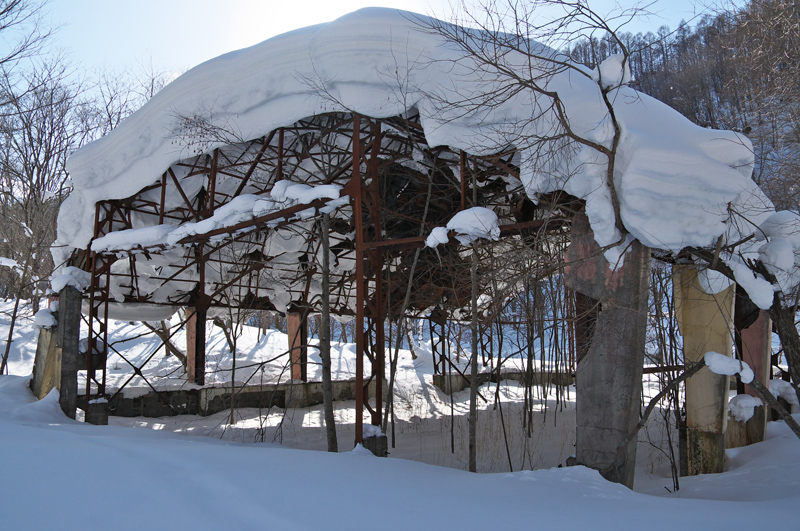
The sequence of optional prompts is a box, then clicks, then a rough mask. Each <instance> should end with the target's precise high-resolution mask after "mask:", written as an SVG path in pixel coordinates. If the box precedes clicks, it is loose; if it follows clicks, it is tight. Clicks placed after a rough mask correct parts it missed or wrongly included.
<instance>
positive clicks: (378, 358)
mask: <svg viewBox="0 0 800 531" xmlns="http://www.w3.org/2000/svg"><path fill="white" fill-rule="evenodd" d="M381 136H382V133H381V125H380V121H377V120H376V121H374V122H373V123H372V142H371V146H370V147H371V150H370V151H371V152H370V157H369V160H368V161H367V177H368V179H369V180H370V183H369V185H368V186H367V193H368V195H369V208H368V211H369V212H368V214H369V219H370V224H371V225H372V226H373V234H374V240H373V242H379V241H381V239H382V237H383V235H382V232H383V229H382V224H381V182H380V178H379V176H378V160H379V159H378V157H379V155H380V150H381ZM368 254H369V259H370V262H371V264H370V266H371V269H372V276H373V277H374V279H375V292H374V295H373V298H372V301H373V303H372V304H371V306H372V308H371V312H370V313H371V315H370V316H368V317H369V318H370V319H371V321H372V325H373V326H372V327H373V332H372V334H371V336H372V337H373V338H374V343H373V347H372V352H371V354H372V355H371V356H370V361H371V362H372V371H371V373H372V374H371V377H370V379H372V378H374V379H375V409H374V410H372V411H371V413H372V424H373V425H375V426H380V425H381V421H382V415H381V413H382V411H383V403H382V401H383V378H384V371H385V365H386V341H385V337H384V327H383V325H384V318H385V312H386V309H385V308H384V289H383V282H384V276H383V251H382V250H381V249H380V248H373V249H371V250H370V252H369V253H368ZM368 383H369V382H368ZM368 383H367V385H368ZM366 391H367V390H366V389H365V392H366ZM365 403H366V404H367V405H369V402H368V401H366V400H365Z"/></svg>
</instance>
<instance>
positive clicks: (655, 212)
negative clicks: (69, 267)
mask: <svg viewBox="0 0 800 531" xmlns="http://www.w3.org/2000/svg"><path fill="white" fill-rule="evenodd" d="M429 23H430V19H427V18H426V17H423V16H420V15H415V14H412V13H408V12H403V11H398V10H394V9H383V8H368V9H362V10H359V11H356V12H354V13H351V14H348V15H345V16H343V17H341V18H339V19H337V20H335V21H333V22H330V23H328V24H321V25H317V26H311V27H307V28H303V29H299V30H296V31H292V32H289V33H286V34H283V35H280V36H277V37H274V38H271V39H269V40H267V41H264V42H262V43H261V44H258V45H255V46H253V47H250V48H246V49H243V50H239V51H235V52H231V53H228V54H226V55H222V56H220V57H218V58H216V59H212V60H210V61H208V62H206V63H203V64H201V65H199V66H197V67H195V68H193V69H192V70H190V71H188V72H186V73H185V74H183V75H182V76H180V77H179V78H178V79H176V80H175V81H173V82H172V83H171V84H169V85H168V86H167V87H165V88H164V89H163V90H162V91H161V92H159V93H158V94H157V95H156V96H155V97H153V98H152V99H151V100H150V101H149V102H148V103H147V104H146V105H145V106H144V107H142V108H141V109H140V110H139V111H138V112H136V113H135V114H133V115H132V116H131V117H129V118H128V119H127V120H125V121H124V122H123V123H122V124H120V126H119V127H118V128H117V129H115V130H114V131H112V132H111V133H109V134H108V135H107V136H105V137H103V138H101V139H99V140H97V141H95V142H93V143H91V144H89V145H87V146H86V147H84V148H82V149H80V150H79V151H77V152H76V153H74V154H73V155H72V157H70V159H69V160H68V170H69V173H70V175H71V177H72V181H73V185H74V190H73V193H72V194H71V195H70V197H69V198H68V199H67V201H66V202H65V203H64V206H63V208H62V210H61V213H60V215H59V220H58V241H59V243H61V244H66V245H67V246H68V247H72V248H85V247H86V245H87V244H88V243H89V241H90V239H91V237H92V231H93V222H94V203H95V202H97V201H99V200H103V199H113V198H125V197H128V196H131V195H132V194H134V193H136V192H137V191H139V190H141V189H142V188H143V187H145V186H147V185H150V184H152V183H154V182H156V181H157V180H158V179H159V178H160V176H161V175H162V173H163V172H164V171H165V170H166V169H167V168H169V167H170V165H171V164H173V163H175V162H176V161H178V160H180V159H185V158H186V157H187V156H190V155H193V154H195V153H194V152H193V151H197V150H200V151H203V152H206V153H208V152H210V151H211V150H212V149H214V148H215V147H218V146H221V145H223V144H225V141H224V140H220V139H213V138H211V139H206V140H207V141H205V142H202V141H201V142H200V143H198V141H197V140H198V139H193V140H192V142H188V143H187V139H186V137H185V135H186V131H185V130H182V129H181V123H182V119H183V122H185V119H186V118H187V117H195V116H198V117H203V119H205V120H207V121H208V123H209V124H211V125H212V126H214V127H216V128H218V129H219V130H220V131H227V132H229V133H230V135H231V137H233V138H239V139H242V140H247V139H254V138H258V137H261V136H263V135H265V134H267V133H268V132H270V131H272V130H274V129H276V128H278V127H282V126H287V125H290V124H292V123H294V122H296V121H298V120H300V119H302V118H304V117H308V116H312V115H316V114H320V113H324V112H331V111H355V112H358V113H361V114H363V115H367V116H370V117H373V118H384V117H390V116H397V115H403V114H404V113H405V112H407V111H408V110H409V109H414V110H416V111H418V112H419V114H420V121H421V124H422V127H423V129H424V133H425V137H426V139H427V142H428V144H429V145H432V146H434V145H448V146H450V147H451V148H453V149H461V150H465V151H467V152H470V153H476V154H480V153H491V152H496V151H498V150H499V149H504V148H507V147H508V146H509V145H511V146H513V147H516V148H517V149H518V150H519V151H520V153H521V157H520V159H519V160H520V166H521V180H522V182H523V185H524V186H525V188H526V191H527V192H528V194H529V195H530V196H531V197H532V198H534V199H535V197H536V195H537V194H538V193H540V192H548V191H552V190H558V189H563V190H565V191H567V192H569V193H570V194H572V195H575V196H577V197H580V198H583V199H585V200H586V205H587V206H586V211H587V214H588V217H589V220H590V222H591V224H592V228H593V230H594V232H595V237H596V239H597V241H598V243H599V244H601V245H604V246H605V245H609V244H612V243H614V242H616V241H618V240H619V239H620V235H619V233H618V231H617V229H616V228H615V226H614V212H613V208H612V202H611V197H610V193H609V190H608V187H607V186H606V185H605V167H606V166H605V164H606V162H605V160H604V158H603V157H602V156H601V155H600V154H599V153H598V152H597V151H595V150H593V149H591V148H588V147H587V148H582V150H581V151H578V152H577V153H575V156H574V157H573V158H571V159H570V161H569V163H568V167H567V166H564V167H561V168H555V171H552V172H549V173H547V174H543V173H540V172H539V171H538V169H534V167H533V166H532V164H528V163H527V162H526V161H528V160H529V158H528V157H526V148H527V147H528V146H527V144H526V139H530V138H531V137H532V136H533V135H535V134H537V133H541V132H543V131H548V130H549V129H550V128H551V126H552V123H551V121H552V120H553V116H552V114H551V113H549V112H548V113H545V114H544V116H543V117H540V118H538V119H537V120H532V119H531V116H532V114H533V113H534V112H535V110H534V107H533V102H532V99H531V94H528V93H525V91H522V92H519V93H517V94H516V95H514V96H513V97H509V98H508V99H507V100H506V101H503V102H501V103H500V104H498V105H495V106H490V107H487V108H484V109H479V110H476V111H475V112H464V111H463V110H459V109H457V108H455V107H454V106H452V105H449V104H447V102H455V101H463V100H465V99H468V98H469V97H470V96H477V95H480V94H485V92H486V91H487V85H486V83H496V82H497V80H490V81H486V79H484V78H481V76H480V66H481V65H480V64H478V65H477V66H478V68H477V69H476V63H475V62H473V60H472V59H470V58H467V57H464V56H463V52H461V51H460V50H459V49H458V47H457V46H455V45H454V44H453V43H451V42H449V41H448V40H447V39H445V38H444V37H443V36H442V35H441V34H439V33H437V32H436V31H430V30H426V25H428V24H429ZM523 59H524V58H517V59H515V58H514V57H513V54H512V56H511V57H510V59H508V61H509V63H510V64H511V63H514V62H515V61H517V62H518V64H520V65H524V64H525V61H524V60H523ZM610 66H613V65H610ZM610 66H609V65H606V68H607V69H608V68H610ZM534 67H535V65H534ZM601 74H603V72H602V69H601ZM522 75H525V74H524V72H523V74H522ZM603 75H605V76H606V77H608V76H607V74H603ZM547 88H548V89H549V90H556V91H558V93H559V95H560V97H561V98H562V100H563V103H564V106H565V109H566V112H567V114H568V116H569V120H570V126H571V128H572V129H573V131H575V132H576V133H577V134H579V135H581V136H583V137H585V138H587V139H591V140H592V141H594V142H597V143H600V144H603V145H606V146H610V145H611V135H612V130H611V127H609V118H608V113H607V109H606V106H605V105H604V104H603V100H602V97H601V92H600V86H599V84H598V83H597V82H596V81H594V80H592V79H591V78H590V77H588V76H582V75H576V74H575V73H574V72H573V73H570V72H564V73H562V74H558V75H556V76H554V77H553V78H552V80H551V81H550V82H549V84H548V87H547ZM610 97H611V98H612V99H613V100H614V104H615V112H616V114H617V116H618V119H619V121H620V123H621V125H622V128H623V134H622V139H621V143H620V149H619V155H618V157H617V161H616V172H615V176H614V180H615V185H616V187H617V190H618V193H619V198H620V209H621V219H622V221H623V223H624V225H625V228H626V229H627V230H628V231H629V232H630V233H631V234H632V235H633V236H634V237H635V238H637V239H639V240H640V241H642V242H643V243H644V244H646V245H648V246H651V247H654V248H659V249H664V250H669V251H678V250H680V249H682V248H684V247H686V246H704V247H707V246H710V245H713V244H714V243H715V242H716V240H717V238H718V237H719V236H720V235H722V234H724V233H725V232H726V230H727V231H731V230H732V229H731V227H732V226H733V225H732V224H731V223H730V218H731V214H730V212H731V209H733V210H737V209H738V210H746V211H748V212H749V215H750V216H751V217H752V216H761V214H760V213H759V212H760V211H761V210H769V209H771V204H770V202H769V201H768V200H767V199H766V198H765V197H764V195H763V194H762V193H761V191H760V190H759V189H758V188H757V186H756V185H755V184H754V183H753V182H752V181H751V180H750V174H751V171H752V165H753V154H752V148H751V145H750V143H749V141H748V140H747V139H746V138H745V137H743V136H742V135H739V134H737V133H733V132H727V131H715V130H708V129H703V128H700V127H698V126H695V125H693V124H692V123H690V122H689V121H688V120H687V119H685V118H684V117H682V116H680V115H679V114H678V113H677V112H676V111H674V110H672V109H671V108H669V107H667V106H666V105H664V104H662V103H660V102H658V101H656V100H654V99H652V98H650V97H648V96H645V95H643V94H640V93H638V92H636V91H634V90H633V89H630V88H628V87H625V86H623V87H621V88H619V89H616V90H614V91H612V92H611V94H610ZM201 140H202V139H201ZM76 213H79V214H77V215H76ZM754 221H756V223H757V222H758V220H754ZM738 225H739V226H741V225H742V224H741V223H739V224H738ZM745 225H746V224H745ZM748 230H752V228H748V227H745V228H744V231H745V232H747V231H748ZM734 233H735V234H732V235H731V238H737V237H738V234H739V230H738V229H734ZM607 256H608V257H609V259H610V260H611V261H613V253H611V254H607Z"/></svg>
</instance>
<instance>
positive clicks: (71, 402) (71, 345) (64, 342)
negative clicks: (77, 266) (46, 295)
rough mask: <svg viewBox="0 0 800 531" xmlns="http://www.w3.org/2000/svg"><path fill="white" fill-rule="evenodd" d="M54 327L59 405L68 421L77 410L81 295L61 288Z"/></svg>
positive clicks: (75, 290)
mask: <svg viewBox="0 0 800 531" xmlns="http://www.w3.org/2000/svg"><path fill="white" fill-rule="evenodd" d="M58 300H59V302H58V325H57V340H56V346H57V348H58V349H59V350H60V351H61V371H60V372H61V378H60V383H59V386H58V388H59V392H60V397H59V403H60V404H61V410H62V411H63V412H64V414H65V415H67V416H68V417H69V418H72V419H74V418H75V412H76V410H77V407H78V370H79V369H81V368H83V369H85V368H86V367H81V366H80V365H81V363H80V361H81V355H80V352H78V345H79V342H80V331H81V293H80V292H79V291H78V290H77V289H75V288H74V287H72V286H65V287H64V289H62V290H61V293H60V294H59V296H58Z"/></svg>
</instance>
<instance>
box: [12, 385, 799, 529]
mask: <svg viewBox="0 0 800 531" xmlns="http://www.w3.org/2000/svg"><path fill="white" fill-rule="evenodd" d="M26 384H27V379H26V378H22V377H15V376H0V438H2V440H3V452H0V467H2V470H3V479H4V484H5V485H6V487H7V488H6V489H5V490H4V494H3V502H2V503H3V514H2V523H3V527H4V528H7V529H21V528H32V529H78V528H80V529H107V528H109V527H114V528H115V529H143V528H148V529H149V528H154V527H156V528H164V529H168V528H174V529H186V528H196V529H208V528H220V529H228V528H231V527H232V526H235V527H237V528H248V529H263V528H269V529H287V530H300V529H334V530H336V529H348V528H351V527H352V525H353V521H354V511H356V512H357V509H354V505H353V496H354V495H356V496H360V495H367V494H368V493H374V492H378V491H379V492H380V493H381V500H382V501H381V504H380V528H381V529H387V530H393V529H397V530H408V529H416V528H420V527H424V528H441V529H450V528H461V529H516V528H524V527H527V526H529V525H530V522H531V521H534V520H535V521H536V522H537V524H538V525H541V526H545V527H553V528H562V527H563V528H567V529H582V528H596V529H643V528H646V529H652V530H661V529H663V530H673V529H676V528H678V529H679V528H686V527H687V525H689V527H691V528H693V529H694V528H697V529H727V528H731V529H732V528H738V527H745V528H750V527H756V526H759V525H763V522H764V519H765V518H768V520H769V523H770V525H771V526H776V527H778V528H786V529H791V528H792V527H793V526H794V525H795V524H796V522H797V519H798V518H800V497H799V495H798V493H799V492H800V488H799V487H800V484H799V483H798V479H797V478H798V466H800V465H799V464H798V463H800V459H798V455H800V443H798V441H797V439H796V438H795V437H794V436H793V434H791V433H790V432H789V430H788V429H781V428H785V426H780V425H778V423H772V424H771V425H770V429H769V435H768V437H769V438H768V440H767V442H766V443H761V444H758V445H753V446H750V447H747V448H742V449H737V450H736V451H728V460H727V461H728V463H729V465H728V466H729V467H731V468H732V469H733V470H732V471H731V472H729V473H723V474H715V475H713V476H701V477H697V478H682V480H681V490H680V491H679V492H677V493H675V494H674V495H671V494H668V493H667V492H666V491H665V490H664V488H663V486H661V485H657V486H656V485H655V484H654V487H653V490H654V491H655V492H657V493H658V494H657V495H645V494H640V493H636V492H632V491H630V490H628V489H626V488H625V487H622V486H621V485H618V484H614V483H609V482H607V481H605V480H604V479H603V478H602V477H601V476H600V474H599V473H598V472H597V471H594V470H590V469H587V468H585V467H567V468H553V469H550V470H538V471H522V472H514V473H498V474H470V473H468V472H464V471H460V470H451V469H447V468H442V467H437V466H431V465H425V464H421V463H414V462H411V461H406V460H401V459H391V458H389V459H380V458H376V457H373V456H371V455H370V454H369V453H367V452H363V451H356V452H348V451H345V452H342V453H339V454H330V453H327V452H313V451H303V450H292V449H287V448H282V447H280V446H278V445H274V444H241V443H231V442H227V441H224V442H223V441H219V440H214V439H212V438H198V437H186V436H185V435H183V436H182V435H175V434H172V433H164V432H160V431H156V430H152V431H151V430H145V429H131V428H123V427H118V426H92V425H88V424H83V423H80V422H75V421H73V420H70V419H68V418H66V417H65V416H64V415H63V414H62V413H61V412H60V410H59V406H58V395H57V393H55V392H53V393H51V394H50V395H48V396H47V397H46V398H44V399H43V400H40V401H35V399H34V398H33V397H32V396H31V393H30V390H29V389H28V388H27V386H26ZM89 464H91V470H92V471H94V472H96V473H99V474H101V475H102V478H103V479H102V484H100V485H99V486H97V487H92V488H91V495H92V507H91V511H90V512H91V518H89V519H87V514H88V513H87V507H86V503H87V498H86V490H85V489H81V488H75V485H76V478H86V474H87V466H88V465H89ZM265 478H267V479H265ZM661 483H662V484H663V482H661ZM186 485H191V487H192V488H190V489H189V488H185V486H186ZM298 493H301V495H300V494H298ZM410 494H412V496H411V497H409V495H410ZM476 496H477V497H480V503H479V505H480V507H478V506H476V501H475V500H476ZM198 499H199V500H203V503H197V500H198ZM265 500H268V502H266V503H265ZM531 500H535V503H532V502H531ZM43 504H45V505H43ZM43 507H45V508H46V510H45V508H43ZM184 507H191V510H179V509H180V508H184ZM485 508H492V509H493V510H486V509H485ZM498 508H499V509H502V510H494V509H498ZM765 515H767V516H765ZM598 523H600V525H598ZM687 523H688V524H687ZM605 524H607V525H605Z"/></svg>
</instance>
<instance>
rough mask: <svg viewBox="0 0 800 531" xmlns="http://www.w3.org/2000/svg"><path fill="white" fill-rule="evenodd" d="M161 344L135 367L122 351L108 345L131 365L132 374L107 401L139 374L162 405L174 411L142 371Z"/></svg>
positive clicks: (112, 398)
mask: <svg viewBox="0 0 800 531" xmlns="http://www.w3.org/2000/svg"><path fill="white" fill-rule="evenodd" d="M161 346H162V345H159V346H158V347H156V348H155V349H154V350H153V352H151V353H150V355H149V356H148V357H147V359H146V360H144V363H142V365H141V366H140V367H137V366H136V365H134V364H133V362H132V361H130V360H129V359H128V358H126V357H125V356H124V355H123V354H122V353H121V352H120V351H119V350H117V349H115V348H114V347H113V346H112V345H108V348H110V349H111V350H113V351H114V353H115V354H116V355H117V356H119V357H120V358H122V361H124V362H125V363H127V364H128V365H130V366H131V368H132V369H133V374H132V375H131V376H130V377H129V378H128V379H127V380H125V383H123V384H122V386H121V387H119V388H118V389H117V390H116V391H114V394H113V395H111V396H110V397H109V399H108V401H109V402H111V401H112V400H114V398H116V397H117V395H119V394H120V393H121V392H122V391H123V390H124V389H125V388H126V387H127V386H128V384H129V383H131V381H133V379H134V378H135V377H137V376H141V378H142V380H144V383H146V384H147V386H148V387H150V389H152V390H153V392H154V393H155V394H156V396H157V397H158V399H159V401H160V402H161V403H162V404H163V405H165V406H167V407H169V408H170V409H172V410H173V411H175V408H173V407H172V405H171V404H170V403H169V401H168V400H166V399H165V398H164V397H163V393H162V392H161V391H159V390H158V389H156V388H155V387H154V386H153V384H151V383H150V381H149V380H148V379H147V377H146V376H145V375H144V374H143V373H142V369H144V368H145V366H146V365H147V364H148V363H150V362H151V361H152V360H153V358H154V357H155V355H156V354H157V353H158V351H159V350H161Z"/></svg>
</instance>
